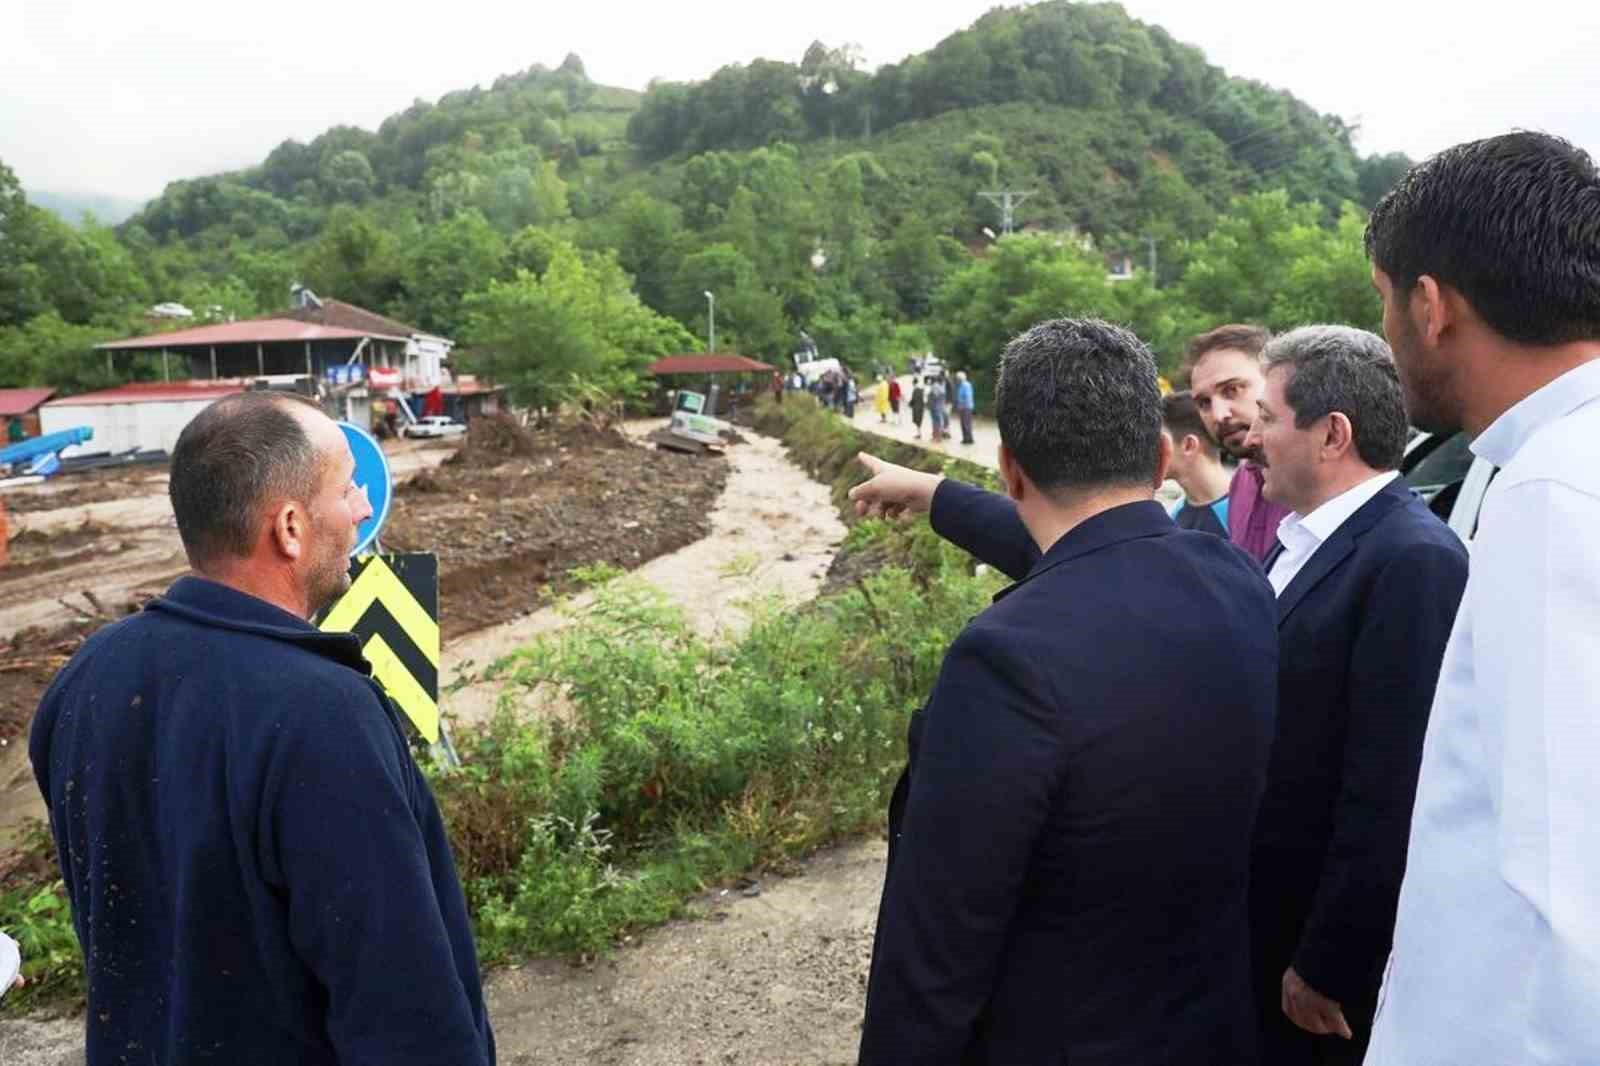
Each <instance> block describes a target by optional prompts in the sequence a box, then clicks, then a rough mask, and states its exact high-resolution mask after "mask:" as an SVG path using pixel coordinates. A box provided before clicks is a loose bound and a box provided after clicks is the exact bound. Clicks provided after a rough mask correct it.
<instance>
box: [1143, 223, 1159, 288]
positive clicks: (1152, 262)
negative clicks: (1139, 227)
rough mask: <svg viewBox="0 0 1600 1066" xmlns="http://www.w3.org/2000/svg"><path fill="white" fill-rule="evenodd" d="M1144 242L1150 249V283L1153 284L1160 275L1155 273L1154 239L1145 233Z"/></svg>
mask: <svg viewBox="0 0 1600 1066" xmlns="http://www.w3.org/2000/svg"><path fill="white" fill-rule="evenodd" d="M1144 243H1145V247H1146V248H1149V249H1150V284H1151V285H1155V284H1156V283H1157V279H1158V278H1159V277H1160V275H1159V274H1157V273H1156V239H1155V238H1154V237H1152V236H1150V234H1148V233H1146V234H1145V235H1144Z"/></svg>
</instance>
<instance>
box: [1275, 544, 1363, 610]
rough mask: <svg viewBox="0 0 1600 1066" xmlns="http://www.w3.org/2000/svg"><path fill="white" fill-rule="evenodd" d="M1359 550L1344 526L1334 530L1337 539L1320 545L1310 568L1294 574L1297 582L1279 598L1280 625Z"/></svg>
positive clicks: (1310, 563)
mask: <svg viewBox="0 0 1600 1066" xmlns="http://www.w3.org/2000/svg"><path fill="white" fill-rule="evenodd" d="M1345 525H1349V523H1348V522H1347V523H1345ZM1355 550H1356V540H1355V538H1354V537H1352V536H1351V535H1350V534H1349V533H1347V532H1345V528H1344V526H1340V527H1339V528H1338V529H1336V530H1334V531H1333V536H1331V537H1329V538H1328V539H1327V540H1325V541H1323V542H1322V543H1321V544H1319V545H1317V550H1316V551H1314V552H1312V553H1311V558H1309V559H1307V560H1306V565H1304V566H1302V567H1301V568H1300V572H1299V573H1298V574H1296V575H1294V580H1293V581H1291V582H1289V587H1288V588H1286V589H1284V590H1283V595H1281V596H1279V597H1278V625H1280V626H1281V625H1283V622H1284V619H1286V618H1288V617H1289V612H1290V611H1292V610H1294V609H1295V608H1296V607H1297V606H1299V604H1300V601H1301V600H1303V599H1305V598H1306V593H1308V592H1310V591H1311V590H1312V589H1314V588H1316V587H1317V583H1318V582H1319V581H1321V580H1322V579H1323V578H1325V577H1327V576H1328V575H1329V574H1330V573H1332V572H1333V569H1334V568H1335V567H1336V566H1338V565H1339V564H1340V563H1342V562H1344V560H1345V558H1346V557H1347V556H1349V554H1350V553H1351V552H1353V551H1355Z"/></svg>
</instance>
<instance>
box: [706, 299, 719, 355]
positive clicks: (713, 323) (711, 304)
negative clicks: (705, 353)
mask: <svg viewBox="0 0 1600 1066" xmlns="http://www.w3.org/2000/svg"><path fill="white" fill-rule="evenodd" d="M706 317H707V320H708V321H707V325H708V326H709V327H710V328H709V329H708V330H707V333H708V334H709V336H708V337H707V341H708V342H709V347H710V351H711V353H712V354H713V355H715V354H716V351H717V298H716V297H715V296H713V295H711V290H710V289H707V290H706Z"/></svg>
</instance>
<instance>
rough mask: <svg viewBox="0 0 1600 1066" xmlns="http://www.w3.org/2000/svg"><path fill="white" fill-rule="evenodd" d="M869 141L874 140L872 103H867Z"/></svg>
mask: <svg viewBox="0 0 1600 1066" xmlns="http://www.w3.org/2000/svg"><path fill="white" fill-rule="evenodd" d="M866 111H867V138H866V139H867V140H869V141H870V140H872V101H871V100H868V101H867V107H866Z"/></svg>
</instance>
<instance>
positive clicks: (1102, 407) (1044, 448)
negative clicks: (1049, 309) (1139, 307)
mask: <svg viewBox="0 0 1600 1066" xmlns="http://www.w3.org/2000/svg"><path fill="white" fill-rule="evenodd" d="M995 420H996V421H997V422H998V423H999V424H1000V440H1001V441H1002V442H1003V443H1004V444H1005V446H1006V449H1007V450H1008V451H1010V452H1011V455H1012V457H1013V458H1014V459H1016V461H1017V465H1019V466H1020V467H1022V472H1023V473H1025V474H1027V475H1028V479H1029V480H1030V481H1032V482H1033V483H1034V484H1035V485H1037V486H1038V487H1039V488H1040V489H1041V490H1043V491H1045V492H1055V491H1062V490H1072V489H1083V488H1098V487H1101V486H1109V485H1133V484H1140V483H1144V482H1148V481H1149V480H1150V479H1151V478H1152V477H1154V476H1155V472H1156V465H1157V463H1158V462H1159V458H1160V454H1161V390H1160V389H1159V388H1158V387H1157V385H1156V360H1155V356H1153V355H1151V354H1150V349H1149V348H1147V347H1145V345H1144V343H1143V342H1142V341H1140V340H1139V338H1138V337H1135V336H1134V335H1133V334H1132V333H1130V332H1128V331H1127V330H1125V329H1122V328H1120V327H1118V326H1113V325H1111V324H1109V323H1106V322H1101V321H1099V320H1097V319H1092V318H1089V319H1071V318H1057V319H1053V320H1051V321H1049V322H1041V323H1039V324H1038V325H1037V326H1034V327H1033V328H1032V329H1030V330H1028V331H1027V332H1025V333H1022V334H1020V335H1018V336H1017V337H1015V338H1013V339H1012V341H1011V343H1009V344H1007V345H1006V347H1005V351H1004V352H1002V353H1001V355H1000V373H999V381H998V383H997V384H996V386H995Z"/></svg>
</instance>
